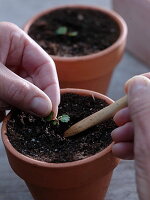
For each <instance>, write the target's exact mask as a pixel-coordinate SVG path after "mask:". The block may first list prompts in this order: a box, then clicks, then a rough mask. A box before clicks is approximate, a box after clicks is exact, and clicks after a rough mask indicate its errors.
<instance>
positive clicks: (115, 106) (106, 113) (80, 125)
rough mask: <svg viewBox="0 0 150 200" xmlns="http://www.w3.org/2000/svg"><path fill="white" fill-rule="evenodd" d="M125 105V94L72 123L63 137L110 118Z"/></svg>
mask: <svg viewBox="0 0 150 200" xmlns="http://www.w3.org/2000/svg"><path fill="white" fill-rule="evenodd" d="M126 106H127V96H124V97H122V98H121V99H119V100H117V101H116V102H114V103H112V104H110V105H109V106H107V107H105V108H103V109H102V110H100V111H98V112H96V113H93V114H92V115H90V116H88V117H86V118H84V119H83V120H81V121H79V122H77V123H76V124H74V125H72V126H71V127H70V128H69V129H68V130H66V131H65V133H64V137H70V136H73V135H76V134H78V133H80V132H82V131H84V130H86V129H88V128H90V127H92V126H95V125H96V124H99V123H100V122H102V121H105V120H108V119H110V118H112V117H113V116H114V115H115V114H116V112H117V111H119V110H120V109H122V108H124V107H126Z"/></svg>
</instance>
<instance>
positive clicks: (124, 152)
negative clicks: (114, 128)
mask: <svg viewBox="0 0 150 200" xmlns="http://www.w3.org/2000/svg"><path fill="white" fill-rule="evenodd" d="M112 152H113V154H114V155H115V156H116V157H118V158H121V159H126V160H131V159H133V158H134V153H133V143H129V142H122V143H116V144H114V145H113V147H112Z"/></svg>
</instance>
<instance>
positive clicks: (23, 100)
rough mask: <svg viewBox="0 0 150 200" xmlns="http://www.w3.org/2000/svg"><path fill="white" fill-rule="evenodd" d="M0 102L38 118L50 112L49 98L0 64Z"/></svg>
mask: <svg viewBox="0 0 150 200" xmlns="http://www.w3.org/2000/svg"><path fill="white" fill-rule="evenodd" d="M0 81H1V84H0V100H1V101H3V102H6V104H10V105H12V106H15V107H18V108H20V109H22V110H25V111H27V112H30V113H34V114H36V115H39V116H46V115H48V114H49V113H50V112H51V109H52V105H51V101H50V99H49V97H48V96H47V95H46V94H45V93H44V92H42V91H41V90H40V89H39V88H37V87H36V86H34V85H33V84H32V83H30V82H28V81H26V80H24V79H22V78H20V77H19V76H17V75H16V74H15V73H13V72H12V71H10V70H9V69H8V68H6V67H5V66H4V65H2V64H0Z"/></svg>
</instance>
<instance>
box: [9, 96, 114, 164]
mask: <svg viewBox="0 0 150 200" xmlns="http://www.w3.org/2000/svg"><path fill="white" fill-rule="evenodd" d="M107 105H108V104H107V103H106V102H105V101H104V100H101V99H97V98H94V97H93V96H81V95H77V94H72V93H68V94H63V95H61V103H60V105H59V111H58V117H60V116H62V115H64V114H65V115H68V116H69V117H70V120H69V121H68V122H67V123H66V122H61V121H60V122H59V124H55V125H54V123H53V122H54V121H48V120H47V118H40V117H37V116H34V115H31V114H28V113H25V112H23V111H20V110H16V109H15V110H12V114H11V117H10V119H9V121H8V124H7V135H8V138H9V140H10V142H11V144H12V145H13V147H14V148H15V149H16V150H17V151H18V152H20V153H22V154H23V155H26V156H28V157H31V158H33V159H36V160H40V161H44V162H49V163H65V162H72V161H76V160H81V159H84V158H86V157H89V156H92V155H94V154H96V153H97V152H100V151H102V150H103V149H104V148H105V147H107V146H108V145H109V144H110V143H111V142H112V139H111V135H110V133H111V131H112V130H113V129H114V128H116V127H117V126H116V124H115V123H114V121H113V120H112V119H110V120H107V121H105V122H102V123H101V124H98V125H96V126H94V127H92V128H89V129H87V130H85V131H84V132H82V133H79V134H77V135H75V136H72V137H68V138H65V137H64V136H63V135H64V131H65V130H67V129H68V128H69V127H70V126H72V125H73V124H74V123H76V122H78V121H80V120H81V119H83V118H85V117H87V116H89V115H90V114H92V113H94V112H96V111H98V110H100V109H102V108H103V107H105V106H107Z"/></svg>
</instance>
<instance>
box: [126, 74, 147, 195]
mask: <svg viewBox="0 0 150 200" xmlns="http://www.w3.org/2000/svg"><path fill="white" fill-rule="evenodd" d="M126 90H127V92H128V106H129V110H130V113H131V119H132V122H133V125H134V132H135V134H134V156H135V169H136V180H137V186H138V191H139V196H140V197H141V199H149V197H150V190H149V185H150V175H149V174H150V169H149V166H150V159H149V152H150V122H149V119H150V79H149V78H148V77H145V76H136V77H134V78H132V79H131V80H130V81H128V82H127V84H126ZM142 188H144V192H143V189H142Z"/></svg>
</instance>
